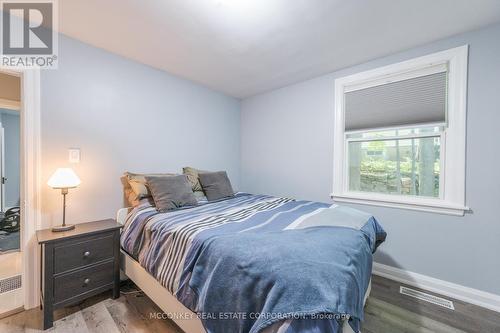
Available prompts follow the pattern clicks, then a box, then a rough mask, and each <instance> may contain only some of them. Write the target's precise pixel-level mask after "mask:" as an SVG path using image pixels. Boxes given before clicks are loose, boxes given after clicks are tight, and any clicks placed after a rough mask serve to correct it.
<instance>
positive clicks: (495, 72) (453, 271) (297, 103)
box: [241, 25, 500, 294]
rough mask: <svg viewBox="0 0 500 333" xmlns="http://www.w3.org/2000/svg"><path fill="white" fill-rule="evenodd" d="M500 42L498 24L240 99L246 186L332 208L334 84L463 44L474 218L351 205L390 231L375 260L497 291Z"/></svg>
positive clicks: (469, 185) (468, 193)
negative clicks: (466, 58) (467, 49)
mask: <svg viewBox="0 0 500 333" xmlns="http://www.w3.org/2000/svg"><path fill="white" fill-rule="evenodd" d="M499 41H500V25H496V26H492V27H489V28H486V29H483V30H480V31H475V32H471V33H467V34H463V35H460V36H456V37H453V38H449V39H446V40H442V41H438V42H435V43H433V44H429V45H425V46H422V47H419V48H415V49H412V50H409V51H406V52H402V53H399V54H395V55H391V56H388V57H385V58H382V59H377V60H373V61H370V62H368V63H365V64H361V65H359V66H354V67H351V68H348V69H345V70H341V71H337V72H334V73H331V74H328V75H324V76H321V77H318V78H315V79H312V80H309V81H305V82H302V83H299V84H295V85H292V86H289V87H285V88H282V89H279V90H276V91H273V92H269V93H266V94H263V95H259V96H256V97H253V98H249V99H246V100H244V101H243V102H242V114H241V130H242V137H241V163H242V166H241V167H242V169H241V170H242V171H241V179H242V186H241V187H242V189H243V190H245V191H250V192H257V193H262V192H263V193H271V194H276V195H289V196H294V197H298V198H305V199H311V200H318V201H324V202H329V201H330V200H329V193H331V191H332V168H333V122H334V115H333V113H334V80H335V78H336V77H341V76H344V75H348V74H352V73H356V72H359V71H363V70H368V69H372V68H375V67H379V66H383V65H388V64H391V63H394V62H398V61H403V60H406V59H410V58H413V57H417V56H421V55H425V54H428V53H432V52H436V51H440V50H445V49H448V48H452V47H456V46H460V45H464V44H469V45H470V55H469V84H468V111H467V118H468V119H467V182H466V186H467V190H466V196H467V205H468V206H469V207H471V208H472V210H473V213H472V214H468V215H466V216H465V217H453V216H446V215H438V214H431V213H422V212H414V211H406V210H401V209H391V208H380V207H373V206H363V205H357V206H355V207H356V208H360V209H363V210H366V211H368V212H371V213H373V214H374V215H375V216H376V217H377V218H378V219H379V220H380V222H381V223H382V225H383V226H384V227H385V229H386V230H387V232H388V239H387V242H386V243H385V244H384V245H383V246H382V247H381V248H380V251H379V252H378V254H377V255H376V261H377V262H380V263H383V264H387V265H391V266H395V267H400V268H402V269H405V270H410V271H413V272H417V273H421V274H425V275H428V276H432V277H435V278H438V279H443V280H446V281H451V282H454V283H458V284H461V285H465V286H468V287H472V288H476V289H480V290H484V291H488V292H492V293H495V294H500V283H499V282H500V261H499V259H498V258H499V255H500V214H499V205H500V177H499V166H500V153H499V151H498V147H497V144H498V143H499V142H500V131H499V130H498V126H499V124H500V109H499V106H500V42H499ZM450 144H453V143H450Z"/></svg>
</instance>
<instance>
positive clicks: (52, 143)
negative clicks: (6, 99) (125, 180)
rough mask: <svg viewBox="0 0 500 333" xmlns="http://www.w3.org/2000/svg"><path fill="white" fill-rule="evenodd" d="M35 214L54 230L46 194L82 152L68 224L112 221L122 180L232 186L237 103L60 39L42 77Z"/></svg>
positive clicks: (53, 205)
mask: <svg viewBox="0 0 500 333" xmlns="http://www.w3.org/2000/svg"><path fill="white" fill-rule="evenodd" d="M41 87H42V91H41V118H42V123H41V125H42V143H41V145H42V183H43V192H42V213H43V221H44V223H43V224H44V226H49V225H50V224H58V223H61V220H60V216H61V210H62V207H61V206H62V205H61V200H62V199H61V194H60V192H59V191H57V190H53V189H50V188H49V187H48V186H46V185H45V184H46V182H47V179H48V178H49V177H50V175H51V174H52V173H53V172H54V171H55V169H56V168H57V167H61V166H71V165H69V163H68V152H67V149H68V148H69V147H79V148H81V163H80V164H78V165H73V166H72V167H73V168H74V170H75V171H76V173H77V174H78V175H79V176H80V178H81V180H82V184H81V186H80V187H79V188H77V189H72V190H70V193H69V196H68V210H67V218H68V221H73V222H84V221H89V220H93V219H100V218H107V217H114V216H115V214H116V211H117V209H118V208H120V207H122V203H123V201H122V187H121V183H120V179H119V178H120V176H121V175H122V174H123V172H124V171H127V170H129V171H136V172H181V168H182V167H183V166H186V165H191V166H194V167H199V168H203V169H207V170H227V171H228V174H229V177H230V178H231V181H232V182H233V184H234V187H235V188H239V181H240V101H239V100H237V99H235V98H231V97H228V96H226V95H223V94H222V93H219V92H216V91H213V90H210V89H208V88H206V87H204V86H201V85H198V84H195V83H193V82H190V81H187V80H184V79H181V78H178V77H175V76H173V75H169V74H167V73H166V72H163V71H160V70H156V69H153V68H151V67H148V66H145V65H142V64H139V63H137V62H134V61H131V60H128V59H126V58H123V57H120V56H117V55H113V54H111V53H108V52H105V51H103V50H101V49H97V48H94V47H91V46H89V45H87V44H84V43H81V42H78V41H76V40H74V39H70V38H67V37H64V36H61V38H60V41H59V68H58V69H57V70H45V71H43V72H42V74H41Z"/></svg>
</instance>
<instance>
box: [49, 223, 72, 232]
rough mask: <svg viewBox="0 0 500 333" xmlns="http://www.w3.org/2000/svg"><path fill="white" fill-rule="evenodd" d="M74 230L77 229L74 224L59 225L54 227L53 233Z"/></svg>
mask: <svg viewBox="0 0 500 333" xmlns="http://www.w3.org/2000/svg"><path fill="white" fill-rule="evenodd" d="M73 229H75V225H74V224H66V225H58V226H55V227H52V231H54V232H60V231H68V230H73Z"/></svg>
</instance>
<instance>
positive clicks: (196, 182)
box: [182, 167, 209, 201]
mask: <svg viewBox="0 0 500 333" xmlns="http://www.w3.org/2000/svg"><path fill="white" fill-rule="evenodd" d="M200 172H209V171H203V170H199V169H195V168H191V167H184V168H182V173H183V174H185V175H186V176H187V177H188V180H189V182H190V183H191V186H192V187H193V192H194V195H195V196H196V199H198V201H206V200H207V197H206V196H205V193H203V188H202V187H201V184H200V178H199V177H198V174H199V173H200Z"/></svg>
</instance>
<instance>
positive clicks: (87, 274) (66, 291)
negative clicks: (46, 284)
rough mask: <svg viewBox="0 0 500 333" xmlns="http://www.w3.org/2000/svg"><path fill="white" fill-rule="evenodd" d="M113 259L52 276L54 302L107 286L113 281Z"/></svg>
mask: <svg viewBox="0 0 500 333" xmlns="http://www.w3.org/2000/svg"><path fill="white" fill-rule="evenodd" d="M113 279H114V271H113V261H112V260H110V261H108V262H104V263H101V264H97V265H93V266H90V267H88V268H83V269H79V270H77V271H74V272H71V273H67V274H63V275H59V276H57V277H55V278H54V303H55V304H57V303H60V302H62V301H65V300H68V299H71V298H78V297H80V296H82V297H85V296H86V295H85V294H87V293H89V292H92V291H94V290H95V289H99V288H104V287H108V288H109V285H111V284H112V283H113Z"/></svg>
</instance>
